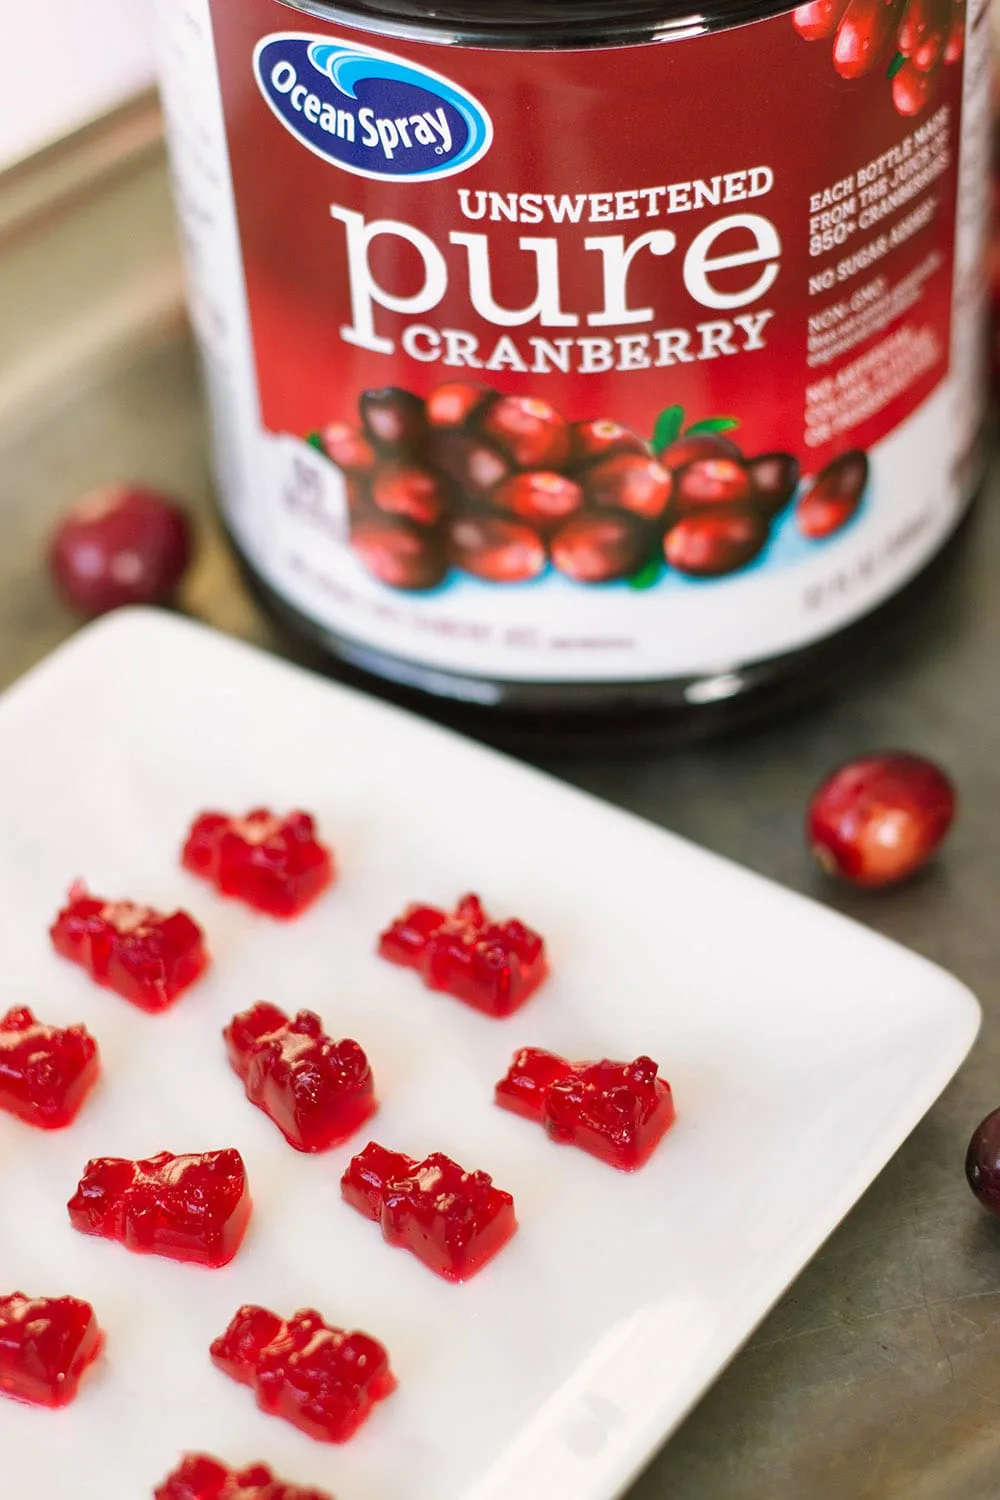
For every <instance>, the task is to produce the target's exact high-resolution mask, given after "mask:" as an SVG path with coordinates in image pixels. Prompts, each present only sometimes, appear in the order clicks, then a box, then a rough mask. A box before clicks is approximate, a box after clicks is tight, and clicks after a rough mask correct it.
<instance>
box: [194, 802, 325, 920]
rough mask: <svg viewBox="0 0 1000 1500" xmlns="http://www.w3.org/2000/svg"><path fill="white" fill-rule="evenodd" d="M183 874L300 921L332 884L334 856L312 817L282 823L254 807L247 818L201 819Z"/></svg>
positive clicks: (292, 816) (260, 908) (212, 814)
mask: <svg viewBox="0 0 1000 1500" xmlns="http://www.w3.org/2000/svg"><path fill="white" fill-rule="evenodd" d="M181 857H182V860H183V863H184V865H185V868H186V869H188V870H190V871H191V872H192V874H194V875H201V876H202V877H203V878H204V879H205V880H210V881H211V882H212V884H213V885H214V886H215V887H216V889H217V890H218V891H220V892H221V893H222V895H223V896H235V897H236V898H237V899H238V900H240V901H245V902H246V904H247V905H248V906H252V907H254V908H255V909H256V910H257V911H264V912H267V913H269V915H270V916H272V917H297V916H298V915H299V913H300V912H302V911H304V910H305V909H306V907H307V906H309V905H310V904H311V903H312V902H313V901H315V900H316V898H317V896H319V895H320V894H321V892H323V891H325V890H326V888H327V886H328V885H330V883H331V882H332V880H333V877H334V867H333V856H332V854H331V852H330V850H329V849H327V848H326V846H325V845H323V844H321V843H319V841H318V840H317V838H316V824H315V822H314V821H313V819H312V818H311V817H310V816H309V814H308V813H304V812H292V813H289V814H288V816H287V817H285V818H279V817H277V816H276V815H275V814H274V813H272V812H269V811H268V809H267V808H266V807H256V808H254V809H253V811H252V812H248V813H247V815H246V817H245V818H231V817H229V816H227V814H226V813H216V812H208V813H202V814H201V816H200V817H199V818H196V819H195V821H194V824H193V825H192V828H191V832H190V833H189V834H188V838H187V843H186V844H185V845H184V853H183V855H182V856H181Z"/></svg>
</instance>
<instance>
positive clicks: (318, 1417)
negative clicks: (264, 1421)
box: [211, 1305, 396, 1443]
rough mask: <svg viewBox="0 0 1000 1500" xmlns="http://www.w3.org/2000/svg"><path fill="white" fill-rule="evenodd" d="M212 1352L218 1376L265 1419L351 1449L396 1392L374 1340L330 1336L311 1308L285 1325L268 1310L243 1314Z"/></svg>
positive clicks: (359, 1336) (341, 1333)
mask: <svg viewBox="0 0 1000 1500" xmlns="http://www.w3.org/2000/svg"><path fill="white" fill-rule="evenodd" d="M211 1352H212V1359H213V1361H214V1362H215V1364H217V1365H218V1367H219V1369H220V1370H224V1371H225V1372H226V1374H227V1375H231V1376H232V1378H233V1379H234V1380H238V1381H240V1383H241V1384H242V1385H248V1386H249V1387H250V1389H251V1390H252V1391H253V1393H254V1395H255V1396H256V1397H257V1405H258V1406H259V1407H260V1408H261V1410H262V1411H266V1412H270V1413H272V1415H274V1416H276V1417H284V1419H285V1421H286V1422H291V1424H292V1426H293V1427H298V1428H301V1430H302V1431H303V1432H305V1433H308V1435H309V1436H310V1437H313V1438H316V1439H317V1440H318V1441H319V1442H323V1443H346V1442H347V1439H348V1438H349V1437H353V1435H354V1433H355V1432H357V1430H358V1428H359V1427H360V1426H361V1424H362V1422H364V1420H365V1418H366V1417H367V1416H368V1415H369V1413H370V1412H371V1409H372V1407H373V1406H374V1405H375V1403H376V1402H377V1401H383V1400H384V1399H385V1397H386V1396H389V1395H391V1394H392V1392H393V1391H394V1390H395V1389H396V1379H395V1376H394V1375H393V1373H392V1371H391V1370H390V1368H389V1356H388V1354H387V1353H386V1351H385V1350H384V1349H383V1347H382V1345H381V1344H380V1343H378V1341H377V1340H376V1339H373V1338H370V1337H369V1336H368V1334H367V1333H345V1332H344V1331H343V1330H342V1329H340V1328H331V1327H330V1326H329V1324H327V1323H324V1322H323V1319H322V1318H321V1317H320V1315H319V1313H318V1312H314V1311H313V1310H312V1309H311V1308H304V1309H302V1310H300V1311H299V1312H297V1313H295V1314H294V1316H293V1317H292V1318H291V1319H290V1320H289V1321H288V1322H287V1323H286V1322H284V1321H283V1319H281V1318H279V1317H278V1315H277V1314H276V1313H273V1312H268V1310H267V1308H266V1307H254V1306H252V1305H247V1306H244V1307H241V1308H240V1310H239V1312H238V1313H237V1314H236V1316H235V1317H234V1318H233V1321H232V1322H231V1323H230V1325H229V1327H228V1328H227V1329H226V1331H225V1333H224V1334H223V1335H222V1337H221V1338H217V1339H216V1340H215V1343H214V1344H213V1345H212V1351H211Z"/></svg>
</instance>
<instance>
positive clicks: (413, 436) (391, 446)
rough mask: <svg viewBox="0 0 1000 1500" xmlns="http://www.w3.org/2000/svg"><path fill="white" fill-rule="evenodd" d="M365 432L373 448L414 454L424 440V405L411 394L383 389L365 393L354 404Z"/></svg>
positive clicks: (389, 387) (425, 419) (389, 386)
mask: <svg viewBox="0 0 1000 1500" xmlns="http://www.w3.org/2000/svg"><path fill="white" fill-rule="evenodd" d="M358 409H359V411H360V413H361V420H362V422H363V423H364V428H365V432H366V433H367V434H368V436H369V437H370V438H371V440H372V442H373V443H374V444H375V446H376V447H377V448H381V449H387V450H388V451H390V452H396V451H399V450H402V451H404V452H407V453H415V452H418V451H419V450H420V448H421V447H422V446H423V443H424V440H425V438H426V436H427V417H426V412H425V409H424V403H423V401H421V399H420V397H419V396H415V395H414V394H413V392H412V391H404V390H401V389H400V388H399V387H398V386H394V385H387V386H383V388H382V389H381V390H378V391H365V392H364V393H363V394H362V397H361V400H360V401H359V403H358Z"/></svg>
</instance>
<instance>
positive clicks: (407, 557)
mask: <svg viewBox="0 0 1000 1500" xmlns="http://www.w3.org/2000/svg"><path fill="white" fill-rule="evenodd" d="M351 541H352V543H353V545H354V550H355V551H356V552H357V554H358V557H359V558H360V559H361V561H362V563H363V564H364V565H365V567H366V568H367V569H368V571H369V573H372V574H374V576H375V577H376V578H377V579H378V580H379V582H380V583H384V584H387V585H388V586H389V588H392V589H414V590H416V589H433V588H436V587H437V585H438V584H439V583H440V582H441V580H442V579H443V578H444V575H445V573H446V572H447V571H448V565H447V562H446V561H445V556H444V550H443V548H442V547H441V544H440V542H439V541H438V539H437V537H435V536H434V535H432V534H430V533H429V532H428V531H427V528H426V527H424V526H417V525H415V524H414V523H413V522H412V521H407V520H404V519H402V518H400V519H399V520H392V521H391V520H389V518H388V517H385V518H384V519H381V520H375V519H372V520H362V521H360V522H359V523H358V524H357V525H356V526H354V527H353V529H352V531H351Z"/></svg>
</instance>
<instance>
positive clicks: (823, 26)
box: [792, 0, 847, 42]
mask: <svg viewBox="0 0 1000 1500" xmlns="http://www.w3.org/2000/svg"><path fill="white" fill-rule="evenodd" d="M846 9H847V0H808V3H807V4H806V5H797V6H796V8H795V9H794V10H793V11H792V25H793V26H794V27H795V30H796V31H797V32H798V34H799V36H801V37H804V38H805V39H806V41H807V42H821V41H824V40H825V39H826V37H828V36H833V33H834V32H835V31H836V29H837V27H838V26H839V25H840V18H841V16H842V15H843V14H844V11H845V10H846Z"/></svg>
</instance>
